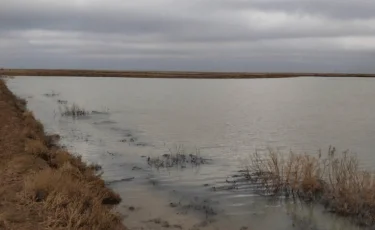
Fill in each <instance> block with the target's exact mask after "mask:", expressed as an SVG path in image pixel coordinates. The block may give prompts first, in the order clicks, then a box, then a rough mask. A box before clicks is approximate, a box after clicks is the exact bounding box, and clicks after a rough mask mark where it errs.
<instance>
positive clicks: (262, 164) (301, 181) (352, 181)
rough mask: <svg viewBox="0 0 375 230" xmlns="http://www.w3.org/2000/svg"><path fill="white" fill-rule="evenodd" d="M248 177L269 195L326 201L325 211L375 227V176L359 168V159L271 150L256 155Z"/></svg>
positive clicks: (248, 169)
mask: <svg viewBox="0 0 375 230" xmlns="http://www.w3.org/2000/svg"><path fill="white" fill-rule="evenodd" d="M244 172H245V173H244V176H245V177H246V178H247V179H249V180H252V181H253V182H256V183H258V184H259V185H260V186H261V188H262V190H261V192H262V194H265V195H285V196H293V197H298V198H302V199H303V200H305V201H318V202H322V203H323V204H324V206H325V208H327V209H329V210H330V211H331V212H335V213H338V214H340V215H345V216H351V217H354V218H355V219H356V221H357V222H358V223H359V224H361V225H366V226H369V225H373V224H375V177H374V174H372V173H370V172H367V171H363V170H360V169H359V166H358V160H357V158H356V157H355V156H354V155H352V154H349V153H348V152H344V153H342V154H337V153H336V149H335V148H329V151H328V154H327V156H326V157H324V158H323V157H322V154H321V153H319V154H318V155H317V156H311V155H306V154H305V155H298V154H294V153H290V154H289V155H288V156H287V157H284V155H283V154H281V153H275V152H273V151H269V153H268V154H266V155H261V154H258V153H255V154H254V155H252V156H251V160H250V165H249V166H248V167H247V170H245V171H244Z"/></svg>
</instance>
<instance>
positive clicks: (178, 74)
mask: <svg viewBox="0 0 375 230" xmlns="http://www.w3.org/2000/svg"><path fill="white" fill-rule="evenodd" d="M0 75H8V76H76V77H77V76H81V77H129V78H195V79H200V78H201V79H246V78H287V77H300V76H314V77H375V74H363V73H267V72H263V73H249V72H185V71H113V70H112V71H111V70H69V69H65V70H62V69H0Z"/></svg>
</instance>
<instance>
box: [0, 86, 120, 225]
mask: <svg viewBox="0 0 375 230" xmlns="http://www.w3.org/2000/svg"><path fill="white" fill-rule="evenodd" d="M56 138H57V137H56V136H47V135H46V134H45V133H44V129H43V126H42V124H41V123H40V122H39V121H37V120H35V118H34V116H33V114H32V113H31V112H29V111H27V110H26V102H25V101H23V100H22V99H19V98H17V97H16V96H15V95H13V93H12V92H10V91H9V90H8V88H7V87H6V85H5V83H4V81H3V80H1V79H0V229H24V230H27V229H33V230H36V229H90V230H93V229H98V230H99V229H115V230H123V229H126V227H124V226H123V224H122V220H121V217H120V216H119V215H118V214H117V213H115V211H114V210H112V208H113V207H114V205H116V204H118V203H119V202H120V201H121V198H120V197H119V196H118V195H117V194H116V193H114V192H113V191H112V190H110V189H108V188H107V187H106V186H105V184H104V181H103V180H102V179H101V178H100V177H99V176H97V175H96V173H95V169H94V167H91V166H89V165H86V164H85V163H83V162H82V161H81V159H80V158H79V157H76V156H73V155H71V154H70V153H68V152H67V151H66V150H64V149H61V148H60V147H58V146H56V145H55V144H54V143H55V141H56Z"/></svg>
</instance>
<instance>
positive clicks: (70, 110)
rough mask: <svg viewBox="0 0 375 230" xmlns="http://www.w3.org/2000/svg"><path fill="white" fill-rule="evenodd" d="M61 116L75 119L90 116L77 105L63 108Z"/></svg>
mask: <svg viewBox="0 0 375 230" xmlns="http://www.w3.org/2000/svg"><path fill="white" fill-rule="evenodd" d="M61 115H62V116H67V117H74V118H76V117H85V116H88V115H90V112H89V111H87V110H85V109H84V108H82V107H80V106H79V105H77V104H73V105H71V106H65V107H64V108H63V109H62V111H61Z"/></svg>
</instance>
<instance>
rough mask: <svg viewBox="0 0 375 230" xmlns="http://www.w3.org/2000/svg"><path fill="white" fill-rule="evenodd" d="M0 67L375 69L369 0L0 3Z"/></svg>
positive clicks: (374, 7)
mask: <svg viewBox="0 0 375 230" xmlns="http://www.w3.org/2000/svg"><path fill="white" fill-rule="evenodd" d="M0 66H3V67H16V68H95V69H133V70H203V71H313V72H321V71H330V72H337V71H339V72H375V0H0Z"/></svg>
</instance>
